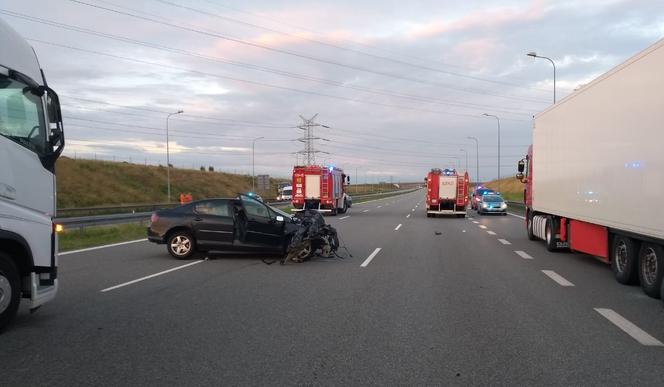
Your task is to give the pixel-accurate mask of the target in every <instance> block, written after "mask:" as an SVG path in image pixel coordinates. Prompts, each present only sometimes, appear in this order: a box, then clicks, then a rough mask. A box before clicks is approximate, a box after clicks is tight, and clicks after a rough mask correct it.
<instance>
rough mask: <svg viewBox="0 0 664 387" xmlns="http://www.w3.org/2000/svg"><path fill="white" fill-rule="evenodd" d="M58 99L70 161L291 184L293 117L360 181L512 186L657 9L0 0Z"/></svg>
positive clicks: (655, 24)
mask: <svg viewBox="0 0 664 387" xmlns="http://www.w3.org/2000/svg"><path fill="white" fill-rule="evenodd" d="M0 18H2V19H4V20H6V21H7V22H8V23H10V24H11V25H12V26H13V27H14V28H15V29H16V30H18V31H19V33H21V34H22V35H23V36H24V37H26V38H28V39H29V40H30V42H31V44H32V45H33V47H34V48H35V50H36V52H37V54H38V56H39V59H40V62H41V65H42V67H43V68H44V70H45V72H46V76H47V79H48V81H49V84H50V86H51V87H53V88H54V89H56V90H57V91H58V92H59V94H60V96H61V100H62V103H63V110H64V111H63V112H64V115H65V128H66V134H67V138H68V144H67V148H66V151H65V153H66V154H67V155H69V156H71V157H74V156H75V157H79V158H95V157H96V158H98V159H106V160H113V159H115V160H125V161H132V162H140V163H150V164H159V163H161V164H165V163H166V146H165V142H166V141H165V133H166V131H165V126H166V117H167V114H168V113H169V112H176V111H178V110H184V113H183V114H180V115H174V116H172V117H171V119H170V122H169V126H170V135H171V137H170V154H171V162H172V163H173V164H174V165H175V166H177V167H184V168H192V167H193V168H198V167H199V166H201V165H205V166H214V167H215V168H216V169H217V170H224V171H230V172H234V171H235V172H238V173H250V172H251V145H252V139H254V138H257V137H264V139H262V140H258V141H257V142H256V173H257V174H259V173H268V174H270V175H273V176H289V175H290V171H291V168H292V166H293V165H294V164H295V163H296V162H298V161H299V162H302V156H301V155H296V154H295V153H294V152H297V151H300V150H302V149H303V145H302V143H301V142H298V141H294V140H295V139H297V138H299V137H301V136H302V134H303V132H302V130H300V129H298V128H297V126H298V125H300V124H301V123H302V120H301V119H300V115H302V116H304V117H311V116H313V115H314V114H318V117H317V118H316V121H317V122H318V123H320V124H322V125H325V126H328V127H329V128H323V127H318V128H317V130H316V135H317V136H319V137H322V138H325V139H328V140H329V141H322V140H321V141H318V142H317V144H316V148H317V149H318V150H320V151H323V152H327V153H322V152H321V153H318V154H317V160H318V162H319V163H324V164H334V165H337V166H341V167H343V168H345V169H346V170H347V171H349V172H350V174H351V177H354V176H355V174H356V171H357V180H358V181H359V182H360V183H361V182H364V181H369V182H375V181H389V179H390V178H392V179H394V181H399V180H410V181H419V180H420V179H421V178H422V176H424V175H425V174H426V172H427V171H428V169H430V168H431V167H440V168H445V167H457V166H458V167H459V168H461V169H463V168H465V165H466V153H464V151H462V149H464V150H466V151H467V152H468V155H469V159H470V160H469V163H468V169H469V170H470V172H471V175H472V177H473V178H474V177H475V175H476V172H475V171H476V162H475V156H476V151H475V143H474V142H473V141H472V140H469V139H467V137H468V136H473V137H476V138H477V139H478V140H479V168H480V179H481V180H487V179H491V178H495V177H496V176H497V174H498V159H497V121H496V119H495V118H493V117H486V116H483V113H488V114H493V115H495V116H497V117H499V118H500V124H501V129H502V133H501V140H502V146H501V153H502V157H501V162H500V164H501V174H502V175H511V174H513V173H514V170H515V163H516V161H517V160H518V159H520V158H521V157H522V155H523V154H524V153H525V151H526V149H527V146H528V144H529V143H530V140H531V133H530V132H531V126H532V116H533V115H534V114H536V113H537V112H539V111H541V110H543V109H545V108H547V107H548V106H549V105H550V104H551V103H552V101H553V71H552V66H551V64H550V63H549V62H548V61H546V60H543V59H534V58H531V57H527V56H526V53H528V52H530V51H536V52H537V53H538V54H540V55H543V56H548V57H550V58H552V59H553V60H554V61H555V62H556V64H557V70H558V72H557V93H558V99H561V98H563V97H564V96H565V95H567V94H569V93H571V92H573V90H574V88H576V87H578V86H579V85H582V84H585V83H587V82H589V81H590V80H592V79H593V78H595V77H597V76H598V75H600V74H602V73H604V72H606V71H607V70H609V69H611V68H612V67H613V66H615V65H617V64H619V63H621V62H622V61H624V60H626V59H627V58H629V57H630V56H632V55H633V54H635V53H637V52H639V51H641V50H642V49H644V48H646V47H647V46H649V45H651V44H652V43H654V42H656V41H657V40H659V39H661V38H662V37H663V36H664V2H663V1H655V0H576V1H572V0H486V1H465V2H460V1H456V0H455V1H451V0H450V1H448V0H430V1H376V0H371V1H369V0H367V1H346V0H343V1H325V2H323V1H320V2H319V1H236V0H132V1H127V0H108V1H106V0H49V1H45V0H3V1H2V2H1V3H0Z"/></svg>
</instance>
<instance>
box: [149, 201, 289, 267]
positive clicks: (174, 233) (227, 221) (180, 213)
mask: <svg viewBox="0 0 664 387" xmlns="http://www.w3.org/2000/svg"><path fill="white" fill-rule="evenodd" d="M297 223H298V221H297V220H296V219H294V218H293V217H292V216H291V215H289V214H286V213H285V212H283V211H281V210H279V209H277V208H274V207H271V206H268V205H266V204H264V203H262V202H260V201H258V200H256V199H254V198H252V197H250V196H247V195H240V196H238V197H237V198H229V199H206V200H199V201H196V202H192V203H188V204H186V205H183V206H180V207H177V208H173V209H166V210H159V211H156V212H155V213H154V214H152V218H151V222H150V226H149V227H148V240H150V241H151V242H154V243H158V244H165V245H166V249H167V250H168V252H169V253H170V254H171V255H172V256H173V257H175V258H177V259H186V258H189V257H191V256H192V255H193V254H194V253H196V252H207V251H238V252H272V253H276V254H284V253H285V251H286V249H287V247H288V243H289V240H290V238H291V236H292V235H293V233H294V232H295V231H296V230H297V228H298V224H297Z"/></svg>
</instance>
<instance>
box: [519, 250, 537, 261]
mask: <svg viewBox="0 0 664 387" xmlns="http://www.w3.org/2000/svg"><path fill="white" fill-rule="evenodd" d="M515 253H516V255H518V256H519V257H521V258H523V259H533V257H531V256H530V254H528V253H526V252H525V251H521V250H516V251H515Z"/></svg>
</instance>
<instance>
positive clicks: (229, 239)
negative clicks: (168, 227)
mask: <svg viewBox="0 0 664 387" xmlns="http://www.w3.org/2000/svg"><path fill="white" fill-rule="evenodd" d="M193 213H194V216H193V221H192V223H193V225H192V227H193V229H194V234H195V236H196V242H197V243H198V245H199V246H203V247H215V246H221V247H223V246H226V245H231V244H233V235H234V234H233V233H234V230H235V228H234V224H233V216H232V213H231V211H230V208H229V202H228V200H204V201H200V202H197V203H194V205H193Z"/></svg>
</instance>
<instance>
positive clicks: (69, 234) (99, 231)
mask: <svg viewBox="0 0 664 387" xmlns="http://www.w3.org/2000/svg"><path fill="white" fill-rule="evenodd" d="M145 237H146V224H145V223H130V224H117V225H110V226H94V227H86V228H83V229H71V230H67V229H65V231H63V232H61V233H60V234H58V239H59V245H60V251H70V250H78V249H85V248H87V247H94V246H101V245H106V244H111V243H118V242H126V241H131V240H136V239H142V238H145Z"/></svg>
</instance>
